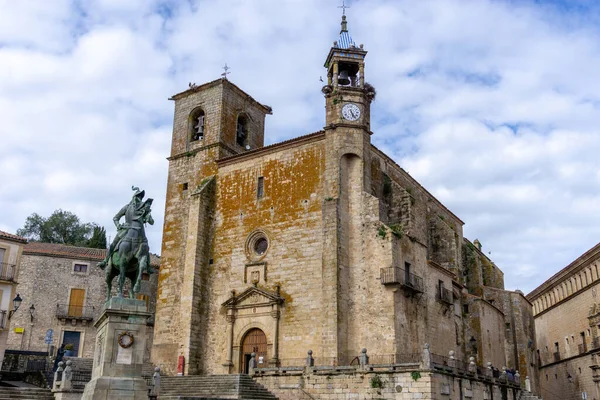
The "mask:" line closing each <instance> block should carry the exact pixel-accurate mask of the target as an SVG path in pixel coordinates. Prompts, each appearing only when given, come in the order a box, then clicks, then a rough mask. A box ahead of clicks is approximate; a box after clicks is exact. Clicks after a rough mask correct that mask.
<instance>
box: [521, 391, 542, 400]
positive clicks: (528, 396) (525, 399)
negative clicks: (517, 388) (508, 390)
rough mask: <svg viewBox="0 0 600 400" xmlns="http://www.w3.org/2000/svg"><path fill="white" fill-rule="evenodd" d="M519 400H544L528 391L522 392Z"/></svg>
mask: <svg viewBox="0 0 600 400" xmlns="http://www.w3.org/2000/svg"><path fill="white" fill-rule="evenodd" d="M518 399H519V400H542V398H541V397H537V396H536V395H534V394H533V393H531V392H528V391H527V390H523V391H522V392H521V396H520V397H518Z"/></svg>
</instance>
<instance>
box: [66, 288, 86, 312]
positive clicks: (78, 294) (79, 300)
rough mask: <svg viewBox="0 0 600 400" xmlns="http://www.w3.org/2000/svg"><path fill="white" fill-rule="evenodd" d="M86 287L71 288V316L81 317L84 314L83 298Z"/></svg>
mask: <svg viewBox="0 0 600 400" xmlns="http://www.w3.org/2000/svg"><path fill="white" fill-rule="evenodd" d="M84 298H85V289H71V296H70V297H69V317H81V316H82V315H83V299H84Z"/></svg>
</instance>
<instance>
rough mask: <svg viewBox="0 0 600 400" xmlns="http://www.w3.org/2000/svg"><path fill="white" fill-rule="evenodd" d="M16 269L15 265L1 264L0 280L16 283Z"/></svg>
mask: <svg viewBox="0 0 600 400" xmlns="http://www.w3.org/2000/svg"><path fill="white" fill-rule="evenodd" d="M16 269H17V266H16V265H15V264H9V263H4V262H0V280H2V281H9V282H14V281H15V271H16Z"/></svg>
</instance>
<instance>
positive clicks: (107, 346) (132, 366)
mask: <svg viewBox="0 0 600 400" xmlns="http://www.w3.org/2000/svg"><path fill="white" fill-rule="evenodd" d="M150 315H151V314H150V313H149V312H148V310H147V307H146V302H145V301H143V300H136V299H127V298H122V297H113V298H111V299H110V300H109V301H107V302H106V305H105V309H104V311H103V312H102V315H101V316H100V318H98V320H97V321H96V323H95V324H94V326H95V327H96V329H97V334H96V350H95V353H94V366H93V370H92V380H91V381H90V382H88V384H87V385H85V390H84V392H83V397H82V399H83V400H121V399H123V400H125V399H127V400H138V399H139V400H142V399H143V400H147V399H148V389H147V386H146V381H145V380H144V379H143V378H142V364H143V362H144V349H145V348H146V320H147V319H148V317H149V316H150ZM132 338H133V340H132ZM132 341H133V343H131V342H132Z"/></svg>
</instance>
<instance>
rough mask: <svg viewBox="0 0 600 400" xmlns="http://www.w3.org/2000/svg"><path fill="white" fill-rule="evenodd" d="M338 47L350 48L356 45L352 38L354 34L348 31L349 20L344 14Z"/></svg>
mask: <svg viewBox="0 0 600 400" xmlns="http://www.w3.org/2000/svg"><path fill="white" fill-rule="evenodd" d="M337 47H338V48H340V49H349V48H352V47H356V43H354V40H352V36H350V33H349V32H348V22H346V16H345V15H342V29H341V30H340V38H339V39H338V41H337Z"/></svg>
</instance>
